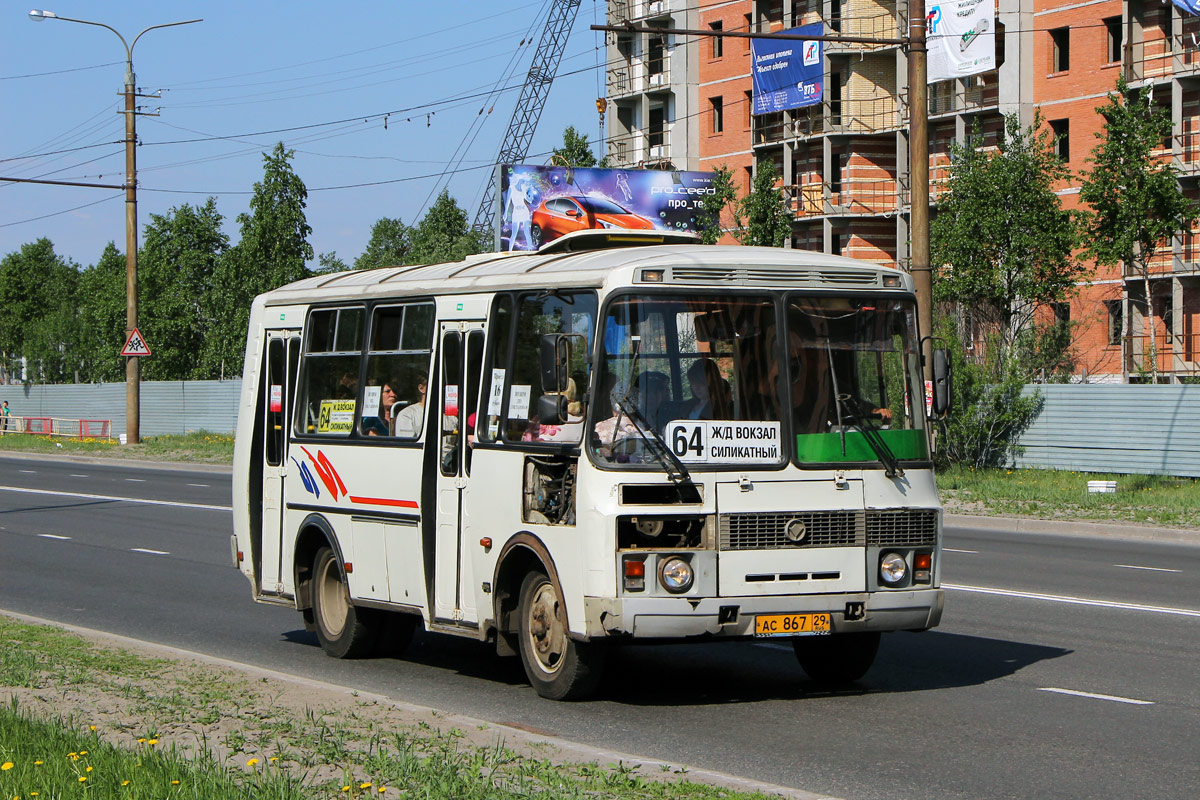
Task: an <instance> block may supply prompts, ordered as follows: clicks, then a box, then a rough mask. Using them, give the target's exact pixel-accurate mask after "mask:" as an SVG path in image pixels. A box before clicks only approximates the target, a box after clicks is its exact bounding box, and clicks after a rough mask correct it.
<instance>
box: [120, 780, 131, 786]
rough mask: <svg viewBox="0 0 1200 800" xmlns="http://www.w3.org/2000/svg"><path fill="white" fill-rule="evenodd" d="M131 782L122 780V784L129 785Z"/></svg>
mask: <svg viewBox="0 0 1200 800" xmlns="http://www.w3.org/2000/svg"><path fill="white" fill-rule="evenodd" d="M129 784H130V781H121V785H122V786H128V785H129Z"/></svg>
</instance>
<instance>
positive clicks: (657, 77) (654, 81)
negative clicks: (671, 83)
mask: <svg viewBox="0 0 1200 800" xmlns="http://www.w3.org/2000/svg"><path fill="white" fill-rule="evenodd" d="M666 79H667V76H666V74H665V73H662V72H655V73H654V74H652V75H651V76H650V85H651V86H662V85H664V84H665V83H666V82H667V80H666Z"/></svg>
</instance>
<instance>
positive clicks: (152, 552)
mask: <svg viewBox="0 0 1200 800" xmlns="http://www.w3.org/2000/svg"><path fill="white" fill-rule="evenodd" d="M129 549H130V552H133V553H149V554H150V555H152V556H169V555H171V554H170V553H168V552H167V551H166V550H148V549H146V548H145V547H131V548H129Z"/></svg>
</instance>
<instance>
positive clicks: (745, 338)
mask: <svg viewBox="0 0 1200 800" xmlns="http://www.w3.org/2000/svg"><path fill="white" fill-rule="evenodd" d="M776 317H777V312H776V310H775V304H774V302H773V301H772V299H771V297H769V296H767V295H765V294H764V295H761V296H754V295H743V296H738V297H734V298H730V297H716V296H704V295H693V294H689V295H687V296H683V295H670V294H645V295H626V296H622V297H620V298H618V299H617V300H614V301H613V302H612V303H610V304H609V306H608V313H607V316H606V318H605V320H604V326H603V328H602V331H603V334H602V356H601V364H600V372H599V374H598V379H597V384H596V386H597V397H596V402H594V403H593V404H592V413H593V416H592V419H591V425H592V432H593V434H592V452H593V453H594V455H595V457H596V459H597V461H598V462H599V463H601V464H612V465H616V464H657V465H658V466H659V467H660V468H662V467H663V464H662V463H661V462H662V460H663V459H662V457H661V456H662V454H661V452H660V451H661V448H662V446H666V447H669V448H670V451H671V453H672V454H673V455H674V456H675V457H676V458H678V460H679V461H681V462H684V463H686V464H688V466H689V467H691V468H695V467H701V468H703V467H705V466H713V467H716V466H722V465H731V464H743V463H756V464H764V463H765V464H777V463H780V462H781V461H782V460H783V458H784V457H785V454H784V452H783V448H782V445H781V439H782V433H781V431H782V423H781V417H780V409H781V408H782V407H783V406H782V403H781V400H782V396H781V394H780V391H781V389H782V387H781V386H780V383H779V381H777V380H773V379H772V378H771V376H770V375H769V374H768V371H767V366H768V365H769V364H770V363H771V362H773V361H777V360H778V358H777V356H776V354H775V350H776V348H777V344H776V343H777V334H776V328H777V325H778V321H777V319H776ZM737 423H742V424H737ZM648 439H649V440H655V439H657V441H650V442H647V440H648ZM655 445H659V446H658V447H656V446H655Z"/></svg>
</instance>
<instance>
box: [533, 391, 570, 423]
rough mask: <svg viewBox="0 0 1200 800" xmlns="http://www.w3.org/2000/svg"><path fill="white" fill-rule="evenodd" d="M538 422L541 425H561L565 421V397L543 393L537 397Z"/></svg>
mask: <svg viewBox="0 0 1200 800" xmlns="http://www.w3.org/2000/svg"><path fill="white" fill-rule="evenodd" d="M537 415H538V422H540V423H541V424H543V425H562V424H563V423H564V422H566V421H567V397H566V395H562V394H544V395H542V396H541V397H539V398H538V408H537Z"/></svg>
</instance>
